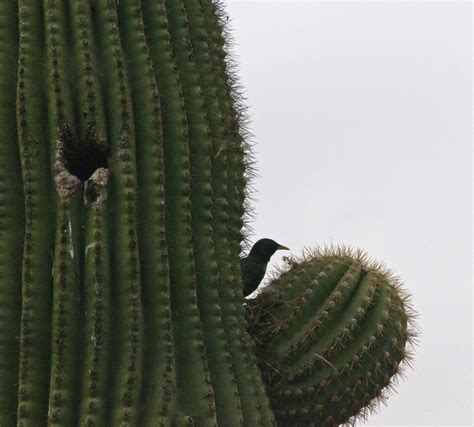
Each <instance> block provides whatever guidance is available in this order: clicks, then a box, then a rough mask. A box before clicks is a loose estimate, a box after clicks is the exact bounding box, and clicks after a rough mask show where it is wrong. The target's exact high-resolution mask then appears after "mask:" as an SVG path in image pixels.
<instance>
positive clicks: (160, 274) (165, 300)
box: [119, 1, 176, 426]
mask: <svg viewBox="0 0 474 427" xmlns="http://www.w3.org/2000/svg"><path fill="white" fill-rule="evenodd" d="M119 17H120V19H121V22H123V25H122V26H121V29H122V39H123V45H124V53H125V55H126V58H127V61H126V62H127V64H128V74H129V76H130V83H131V89H132V101H133V111H134V119H135V128H136V139H137V166H138V170H139V171H140V173H139V174H138V185H139V189H140V191H139V203H140V209H139V212H138V214H139V218H138V219H139V228H138V232H139V242H140V255H141V266H142V269H141V270H142V287H143V288H142V290H143V304H144V333H145V336H146V337H147V339H146V341H145V342H144V373H145V375H144V379H143V380H144V391H143V400H144V412H143V416H142V418H141V425H145V426H153V425H156V424H157V423H161V424H165V425H166V424H169V423H170V422H171V420H170V418H169V417H170V404H171V403H172V402H171V401H170V400H171V396H172V395H173V390H172V385H173V384H174V383H175V381H176V373H175V370H174V357H175V355H174V348H173V331H172V323H171V322H172V321H171V309H170V301H171V299H170V279H169V265H168V248H167V243H166V229H165V203H166V202H165V188H164V181H165V179H164V173H165V172H164V159H163V130H162V122H161V111H160V110H161V106H160V99H159V93H158V86H157V83H156V80H155V74H154V70H153V66H152V63H151V58H150V53H149V49H148V45H147V43H146V39H145V33H144V25H143V13H142V10H141V6H140V2H139V1H127V2H121V3H120V4H119Z"/></svg>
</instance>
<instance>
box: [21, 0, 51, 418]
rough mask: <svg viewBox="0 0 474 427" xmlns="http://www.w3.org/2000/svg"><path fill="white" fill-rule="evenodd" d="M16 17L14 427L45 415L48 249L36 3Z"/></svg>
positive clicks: (31, 0)
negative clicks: (18, 292) (18, 242)
mask: <svg viewBox="0 0 474 427" xmlns="http://www.w3.org/2000/svg"><path fill="white" fill-rule="evenodd" d="M18 16H19V36H20V46H19V52H20V53H19V67H18V103H17V123H18V125H19V127H18V140H19V145H20V156H21V162H22V175H23V190H24V195H25V243H24V253H23V267H22V313H21V324H20V367H19V382H18V424H19V425H34V424H35V423H36V422H37V420H42V419H46V411H47V398H45V396H47V395H48V387H49V354H50V336H51V332H50V324H51V309H50V307H51V301H50V298H51V286H52V278H51V264H52V262H51V253H52V249H53V239H52V236H53V227H52V221H51V209H50V206H51V205H52V203H51V185H50V182H51V181H50V172H49V170H50V168H49V165H50V155H49V154H50V152H49V148H48V145H49V144H48V139H47V120H46V103H45V98H46V96H45V91H44V89H45V85H44V84H42V82H43V79H44V74H45V70H44V55H45V51H44V37H43V10H42V6H41V2H38V1H36V0H22V1H20V2H19V10H18Z"/></svg>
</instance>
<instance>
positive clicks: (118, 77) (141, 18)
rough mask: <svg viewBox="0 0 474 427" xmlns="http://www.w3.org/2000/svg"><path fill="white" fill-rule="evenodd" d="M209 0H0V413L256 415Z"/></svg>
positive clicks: (228, 92) (57, 416)
mask: <svg viewBox="0 0 474 427" xmlns="http://www.w3.org/2000/svg"><path fill="white" fill-rule="evenodd" d="M219 8H220V6H219V5H217V4H215V3H214V2H212V1H210V0H122V1H119V0H42V1H40V0H18V1H16V2H15V1H2V2H0V232H1V234H0V425H1V426H2V427H3V426H11V425H19V426H35V427H36V426H41V425H45V424H48V425H62V426H72V425H87V426H106V425H111V426H122V425H127V426H128V425H130V426H134V425H135V426H138V425H140V426H157V425H163V426H169V425H200V426H211V425H221V426H235V425H246V426H257V425H258V426H270V425H274V424H275V422H276V421H275V418H274V415H273V411H272V409H271V406H270V399H269V395H268V394H267V390H266V386H265V384H264V382H263V377H262V375H261V371H260V368H259V365H258V362H257V356H258V355H259V353H258V352H257V351H256V349H255V344H254V341H253V339H252V338H251V336H250V334H249V333H248V331H247V327H248V324H247V321H246V318H245V313H244V306H243V298H242V281H241V271H240V261H239V254H240V249H241V242H242V240H243V236H242V229H243V227H244V219H243V218H244V217H245V216H244V214H245V211H246V210H245V208H244V206H245V204H246V193H247V188H248V184H247V179H248V176H249V164H248V158H249V156H248V151H247V147H246V143H245V141H244V140H243V138H242V133H241V127H240V123H241V118H240V107H239V100H238V99H237V98H236V97H235V95H234V90H233V77H232V75H231V74H229V72H228V65H227V62H226V53H225V41H224V36H223V26H222V17H221V11H220V9H219Z"/></svg>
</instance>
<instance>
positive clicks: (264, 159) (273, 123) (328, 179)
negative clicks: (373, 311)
mask: <svg viewBox="0 0 474 427" xmlns="http://www.w3.org/2000/svg"><path fill="white" fill-rule="evenodd" d="M470 8H471V5H470V3H469V2H454V1H451V2H446V3H440V2H437V3H434V2H426V1H425V2H383V1H378V2H354V1H352V2H344V3H343V2H312V3H311V2H305V3H299V2H296V1H291V2H289V3H288V2H287V3H284V2H279V3H276V2H270V1H261V2H252V1H229V0H228V1H227V11H228V13H229V15H230V18H231V22H232V27H233V28H234V31H233V34H234V37H235V41H236V45H235V46H234V53H236V54H237V56H238V62H239V69H240V78H241V82H242V84H243V86H244V87H245V89H246V96H247V98H248V100H247V104H248V106H249V114H250V119H251V124H250V128H251V130H252V131H253V133H254V134H255V142H256V147H255V153H256V156H257V161H258V171H259V174H260V178H258V179H257V180H256V181H255V182H254V185H255V187H256V189H257V193H256V194H255V197H256V198H257V199H258V201H257V202H256V203H255V209H256V212H257V217H256V220H255V223H254V230H255V237H256V238H257V237H272V238H274V239H275V240H277V241H279V242H280V243H282V244H285V245H287V246H290V247H291V248H292V249H293V250H294V252H296V253H298V252H299V251H300V250H301V249H302V248H303V247H304V246H310V245H315V244H320V245H323V244H325V243H344V244H350V245H352V246H354V247H360V248H363V249H365V250H366V251H367V252H368V253H369V254H370V255H371V256H372V257H374V258H375V259H378V260H381V261H383V262H385V264H386V265H387V266H389V267H391V268H393V269H394V270H395V271H396V272H397V273H398V274H399V275H400V276H401V278H402V280H403V281H404V282H405V284H406V287H407V288H408V289H409V290H410V292H411V293H412V294H413V303H414V304H415V306H416V308H417V309H418V311H419V312H420V321H419V323H420V325H421V327H422V329H423V336H422V337H421V344H420V346H419V348H418V350H417V356H416V360H415V367H414V370H412V371H409V372H408V374H407V379H406V380H404V381H402V382H401V383H400V385H399V387H398V390H399V394H398V395H395V396H392V397H391V398H390V399H389V402H388V407H381V409H380V411H379V413H378V415H374V416H372V417H371V418H370V420H369V423H368V424H371V425H380V426H389V425H404V426H408V425H411V426H414V425H430V426H436V425H458V426H461V425H466V426H468V425H472V418H471V416H472V364H471V363H472V317H471V313H472V282H471V266H472V256H471V80H470V79H471V73H472V67H471V9H470ZM275 262H276V263H278V262H279V257H275Z"/></svg>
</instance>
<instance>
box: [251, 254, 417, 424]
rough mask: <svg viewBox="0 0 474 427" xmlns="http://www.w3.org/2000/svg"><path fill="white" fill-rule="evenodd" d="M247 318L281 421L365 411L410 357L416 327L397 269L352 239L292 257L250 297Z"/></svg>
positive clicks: (317, 420) (349, 417) (327, 419)
mask: <svg viewBox="0 0 474 427" xmlns="http://www.w3.org/2000/svg"><path fill="white" fill-rule="evenodd" d="M247 318H248V320H249V324H250V332H251V334H252V335H253V336H254V338H255V340H256V342H257V343H258V344H257V351H258V354H259V362H260V365H261V368H262V373H263V375H264V378H265V381H266V382H267V384H268V386H269V388H268V393H269V396H270V400H271V402H272V406H273V408H275V416H276V419H277V422H278V424H279V425H282V426H286V425H292V426H293V425H294V426H300V425H301V426H304V425H310V424H314V425H318V426H319V425H327V426H336V425H339V424H343V423H347V422H349V421H354V419H356V418H357V417H359V418H364V417H365V416H367V414H368V413H370V411H372V410H373V409H374V408H375V407H376V405H377V404H378V402H380V400H383V399H385V398H386V397H387V391H389V390H390V389H391V388H392V387H393V380H394V378H395V379H396V374H399V373H400V372H401V368H402V367H403V365H404V364H407V363H408V364H409V363H410V360H411V359H410V358H411V347H412V346H413V343H414V340H415V336H416V326H415V324H414V312H413V310H412V308H411V306H410V303H409V301H408V297H407V295H406V293H405V292H404V291H403V289H402V287H401V285H400V284H399V283H398V281H397V279H396V278H394V277H393V276H392V274H391V273H390V272H389V271H388V270H386V269H384V268H383V267H381V266H379V265H377V264H375V263H373V262H370V261H368V260H367V257H366V256H365V255H364V254H363V253H361V252H360V251H359V252H354V251H351V250H349V249H334V248H332V249H328V250H316V251H313V252H310V253H306V254H305V255H304V256H303V257H302V258H301V259H298V260H297V259H290V260H289V261H288V266H287V268H286V269H285V270H283V271H282V272H281V274H280V275H279V277H275V278H274V279H273V280H272V281H271V282H270V283H269V285H268V287H266V288H265V289H264V290H263V291H262V292H261V293H260V294H259V295H258V296H257V297H256V298H255V299H254V300H250V301H249V302H248V304H247ZM394 376H395V377H394Z"/></svg>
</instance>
